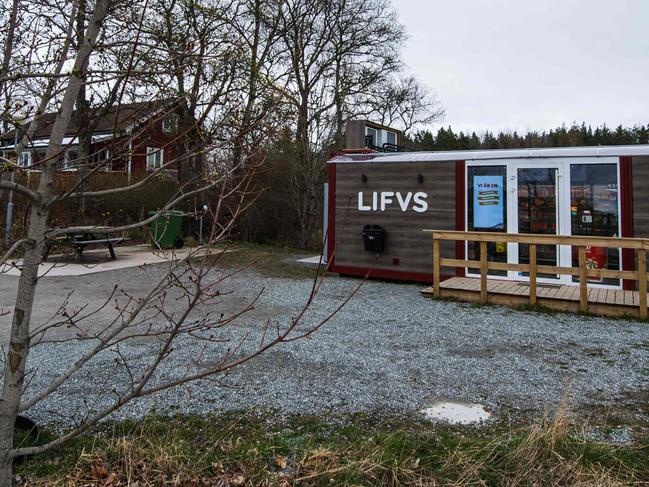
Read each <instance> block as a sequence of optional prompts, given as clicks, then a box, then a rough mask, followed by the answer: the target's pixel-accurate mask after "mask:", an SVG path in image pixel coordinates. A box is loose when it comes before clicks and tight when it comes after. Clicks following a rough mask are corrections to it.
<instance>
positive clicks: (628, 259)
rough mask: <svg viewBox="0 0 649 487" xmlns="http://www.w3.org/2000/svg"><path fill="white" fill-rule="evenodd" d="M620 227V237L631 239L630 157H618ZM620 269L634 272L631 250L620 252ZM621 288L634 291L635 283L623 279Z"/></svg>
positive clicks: (633, 254) (632, 232) (631, 196)
mask: <svg viewBox="0 0 649 487" xmlns="http://www.w3.org/2000/svg"><path fill="white" fill-rule="evenodd" d="M620 207H621V211H622V214H621V215H620V220H621V221H620V226H621V232H622V235H621V236H622V237H633V236H634V234H635V232H634V225H633V165H632V160H631V158H630V157H626V156H625V157H620ZM622 269H623V270H625V271H632V270H635V252H634V251H633V250H632V249H624V250H622ZM622 288H623V289H625V290H627V291H629V290H633V289H635V281H633V280H629V279H625V280H624V281H623V283H622Z"/></svg>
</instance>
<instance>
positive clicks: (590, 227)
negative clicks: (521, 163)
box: [570, 164, 620, 285]
mask: <svg viewBox="0 0 649 487" xmlns="http://www.w3.org/2000/svg"><path fill="white" fill-rule="evenodd" d="M618 202H619V194H618V180H617V165H616V164H572V165H571V166H570V223H571V231H572V235H585V236H595V237H617V236H618V235H619V212H618V207H619V206H618ZM586 259H587V262H588V267H590V268H592V269H614V270H619V269H620V250H619V249H605V248H602V247H595V246H591V247H588V248H587V249H586ZM572 262H573V266H574V267H577V266H578V265H579V253H578V249H576V248H573V249H572ZM573 280H575V281H577V280H578V279H577V278H574V277H573ZM590 282H594V283H599V284H607V285H619V280H618V279H611V278H604V279H591V280H590Z"/></svg>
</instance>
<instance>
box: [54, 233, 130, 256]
mask: <svg viewBox="0 0 649 487" xmlns="http://www.w3.org/2000/svg"><path fill="white" fill-rule="evenodd" d="M127 240H129V239H128V238H126V237H111V236H110V235H108V234H106V235H105V236H104V235H102V236H97V235H94V234H92V233H78V234H75V235H71V236H69V237H62V238H54V239H50V240H48V241H47V244H46V245H45V255H44V256H43V262H45V261H46V260H47V258H48V257H49V255H50V252H51V251H52V247H54V245H62V246H64V247H71V248H73V249H75V251H76V258H77V260H78V261H81V260H82V259H83V251H84V250H85V249H86V247H88V246H90V245H102V244H103V245H106V246H107V247H108V251H109V252H110V258H111V260H115V259H116V258H117V256H116V255H115V249H114V248H113V245H116V244H119V243H122V242H125V241H127Z"/></svg>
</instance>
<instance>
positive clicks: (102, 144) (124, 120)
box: [0, 101, 200, 177]
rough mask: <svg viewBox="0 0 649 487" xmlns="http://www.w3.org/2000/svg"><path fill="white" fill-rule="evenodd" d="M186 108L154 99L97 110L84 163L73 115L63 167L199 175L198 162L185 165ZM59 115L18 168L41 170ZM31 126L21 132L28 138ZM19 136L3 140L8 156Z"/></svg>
mask: <svg viewBox="0 0 649 487" xmlns="http://www.w3.org/2000/svg"><path fill="white" fill-rule="evenodd" d="M180 114H181V109H180V108H179V107H178V105H177V104H174V103H172V102H170V101H150V102H141V103H130V104H124V105H119V106H113V107H110V108H108V109H106V108H93V109H91V110H90V112H89V115H88V117H87V122H88V127H89V130H88V132H89V133H90V134H89V136H90V156H89V157H88V159H87V160H85V161H82V160H80V159H79V157H78V154H79V137H80V134H81V132H82V130H81V127H80V122H79V117H78V116H77V114H76V113H74V114H73V116H72V120H71V122H70V124H69V126H68V130H67V131H66V134H65V138H64V140H63V150H62V151H61V153H60V154H59V155H58V164H59V167H60V169H61V170H63V171H75V170H77V169H78V168H79V167H80V165H82V164H84V165H88V166H90V167H95V166H96V165H99V166H100V167H101V169H102V170H105V171H122V172H127V173H129V174H130V173H146V172H147V171H154V170H156V169H158V168H160V167H162V166H163V165H165V164H168V166H166V167H165V171H166V172H168V173H172V174H174V175H176V176H178V177H181V176H183V175H184V174H187V175H189V174H192V173H193V174H196V171H200V167H198V166H199V164H200V162H197V161H196V159H197V158H189V159H186V160H183V161H180V160H177V159H179V155H180V154H182V153H183V146H184V143H185V135H186V132H189V133H191V132H192V131H195V130H196V128H195V127H192V128H190V129H189V131H187V130H185V131H183V130H181V129H180V127H179V120H180ZM55 119H56V113H47V114H45V115H44V116H43V117H41V119H40V122H39V128H38V129H37V130H36V132H35V133H34V135H33V137H32V138H31V140H30V141H29V143H28V144H27V145H26V146H25V148H24V150H23V152H22V153H21V155H20V158H19V164H20V165H21V166H24V167H25V168H32V169H34V170H38V168H39V162H40V161H42V160H43V159H44V157H45V152H46V150H47V146H48V143H49V137H50V133H51V130H52V126H53V124H54V121H55ZM28 131H29V124H27V125H26V126H25V127H24V128H23V129H21V130H20V131H19V133H18V136H19V137H22V136H23V134H27V133H28ZM15 137H16V134H15V132H13V131H12V132H8V133H6V134H4V135H3V136H2V137H0V141H1V142H2V150H3V151H4V152H5V154H6V155H7V156H9V155H10V154H13V149H14V140H15Z"/></svg>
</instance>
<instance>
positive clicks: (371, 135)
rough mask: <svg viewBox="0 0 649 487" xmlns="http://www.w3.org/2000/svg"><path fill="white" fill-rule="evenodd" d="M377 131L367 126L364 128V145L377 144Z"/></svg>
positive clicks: (373, 145)
mask: <svg viewBox="0 0 649 487" xmlns="http://www.w3.org/2000/svg"><path fill="white" fill-rule="evenodd" d="M378 135H379V133H378V131H377V130H376V129H373V128H370V127H367V128H366V129H365V145H366V146H367V147H376V145H377V144H378Z"/></svg>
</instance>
